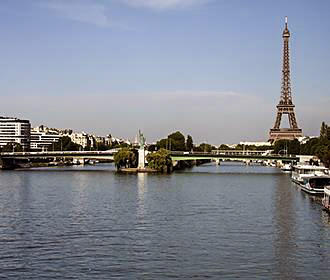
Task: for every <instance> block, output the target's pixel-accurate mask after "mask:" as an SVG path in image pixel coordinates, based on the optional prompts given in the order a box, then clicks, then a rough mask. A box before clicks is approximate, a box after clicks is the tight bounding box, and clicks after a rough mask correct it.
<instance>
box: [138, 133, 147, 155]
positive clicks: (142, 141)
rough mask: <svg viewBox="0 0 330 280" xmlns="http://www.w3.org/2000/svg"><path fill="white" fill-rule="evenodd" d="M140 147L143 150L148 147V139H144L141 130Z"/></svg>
mask: <svg viewBox="0 0 330 280" xmlns="http://www.w3.org/2000/svg"><path fill="white" fill-rule="evenodd" d="M139 145H140V149H141V150H142V149H144V147H145V145H146V138H145V137H144V135H143V133H142V132H141V130H140V129H139Z"/></svg>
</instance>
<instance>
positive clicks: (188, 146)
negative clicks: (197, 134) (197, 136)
mask: <svg viewBox="0 0 330 280" xmlns="http://www.w3.org/2000/svg"><path fill="white" fill-rule="evenodd" d="M193 148H194V142H193V139H192V137H191V136H190V135H188V136H187V141H186V150H187V151H189V152H190V151H192V150H193Z"/></svg>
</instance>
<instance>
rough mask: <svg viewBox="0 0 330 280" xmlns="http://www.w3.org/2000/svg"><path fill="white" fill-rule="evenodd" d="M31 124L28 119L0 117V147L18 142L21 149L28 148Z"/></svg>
mask: <svg viewBox="0 0 330 280" xmlns="http://www.w3.org/2000/svg"><path fill="white" fill-rule="evenodd" d="M30 131H31V124H30V121H29V120H20V119H17V118H8V117H0V147H4V146H6V145H7V144H14V143H18V144H20V145H21V146H22V148H23V150H24V151H25V150H29V149H30V139H31V136H30V135H31V132H30Z"/></svg>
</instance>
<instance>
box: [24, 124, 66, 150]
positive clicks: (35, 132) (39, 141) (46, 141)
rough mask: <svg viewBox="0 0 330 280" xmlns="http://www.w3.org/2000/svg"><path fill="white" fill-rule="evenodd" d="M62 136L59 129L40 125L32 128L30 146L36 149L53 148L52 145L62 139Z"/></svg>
mask: <svg viewBox="0 0 330 280" xmlns="http://www.w3.org/2000/svg"><path fill="white" fill-rule="evenodd" d="M60 138H61V136H60V135H59V134H58V132H57V131H52V130H50V129H49V128H47V127H44V126H38V127H35V128H32V129H31V142H30V148H31V150H35V151H48V150H51V148H52V145H53V144H54V143H56V142H58V141H59V140H60Z"/></svg>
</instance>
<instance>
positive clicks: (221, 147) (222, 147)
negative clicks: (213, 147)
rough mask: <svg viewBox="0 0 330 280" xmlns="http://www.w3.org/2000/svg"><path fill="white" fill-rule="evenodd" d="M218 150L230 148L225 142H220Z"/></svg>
mask: <svg viewBox="0 0 330 280" xmlns="http://www.w3.org/2000/svg"><path fill="white" fill-rule="evenodd" d="M219 150H230V148H229V147H228V146H227V145H225V144H221V145H220V147H219Z"/></svg>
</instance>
